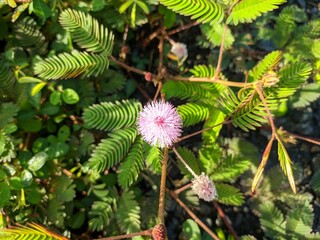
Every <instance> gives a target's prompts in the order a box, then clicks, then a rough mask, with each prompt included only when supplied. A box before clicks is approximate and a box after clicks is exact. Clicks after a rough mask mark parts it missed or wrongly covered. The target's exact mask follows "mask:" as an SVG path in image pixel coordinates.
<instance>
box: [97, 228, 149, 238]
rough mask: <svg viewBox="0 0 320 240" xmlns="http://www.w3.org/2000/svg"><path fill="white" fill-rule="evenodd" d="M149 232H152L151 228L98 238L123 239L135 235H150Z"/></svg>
mask: <svg viewBox="0 0 320 240" xmlns="http://www.w3.org/2000/svg"><path fill="white" fill-rule="evenodd" d="M151 234H152V229H148V230H145V231H142V232H136V233H129V234H125V235H119V236H113V237H106V238H99V240H117V239H124V238H132V237H135V236H151Z"/></svg>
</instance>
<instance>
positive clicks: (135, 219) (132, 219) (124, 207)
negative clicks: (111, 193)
mask: <svg viewBox="0 0 320 240" xmlns="http://www.w3.org/2000/svg"><path fill="white" fill-rule="evenodd" d="M116 218H117V221H118V224H119V226H120V227H121V229H122V231H124V232H126V233H133V232H137V231H139V230H140V224H141V222H140V206H139V204H138V202H137V201H136V200H135V195H134V192H133V191H125V192H123V193H122V195H121V198H120V201H119V205H118V210H117V215H116Z"/></svg>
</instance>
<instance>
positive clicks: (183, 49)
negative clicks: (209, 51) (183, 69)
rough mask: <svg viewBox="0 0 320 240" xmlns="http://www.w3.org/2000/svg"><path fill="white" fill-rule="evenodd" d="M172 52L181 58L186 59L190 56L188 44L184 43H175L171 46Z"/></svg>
mask: <svg viewBox="0 0 320 240" xmlns="http://www.w3.org/2000/svg"><path fill="white" fill-rule="evenodd" d="M171 52H172V53H173V54H174V55H176V56H177V57H178V58H179V59H180V60H185V59H186V58H187V57H188V49H187V45H185V44H183V43H178V42H177V43H174V44H172V47H171Z"/></svg>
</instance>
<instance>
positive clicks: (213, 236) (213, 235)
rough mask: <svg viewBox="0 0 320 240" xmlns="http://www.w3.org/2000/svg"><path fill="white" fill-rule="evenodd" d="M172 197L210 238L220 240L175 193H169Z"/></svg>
mask: <svg viewBox="0 0 320 240" xmlns="http://www.w3.org/2000/svg"><path fill="white" fill-rule="evenodd" d="M168 192H169V193H170V195H171V197H173V199H174V200H175V201H176V202H177V203H178V204H179V205H180V206H181V207H182V208H183V209H184V210H185V211H186V212H187V213H188V214H189V216H190V217H191V218H192V219H193V220H194V221H195V222H196V223H197V224H198V225H199V226H200V227H201V228H202V229H203V230H204V231H206V232H207V233H208V234H209V236H210V237H212V238H213V239H214V240H219V237H218V236H217V235H216V234H215V233H214V232H212V231H211V230H210V229H209V228H208V227H207V226H206V225H205V224H204V223H203V222H202V221H201V220H200V219H199V218H198V217H197V216H196V215H195V214H194V213H193V212H192V211H191V210H190V209H189V208H188V207H187V205H185V204H184V203H183V202H182V201H181V200H180V199H179V197H178V195H177V194H176V193H175V192H174V191H169V190H168Z"/></svg>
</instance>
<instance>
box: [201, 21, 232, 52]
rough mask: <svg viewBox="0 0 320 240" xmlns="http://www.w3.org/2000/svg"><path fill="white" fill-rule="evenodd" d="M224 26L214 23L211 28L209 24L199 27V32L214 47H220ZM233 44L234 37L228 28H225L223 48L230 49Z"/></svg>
mask: <svg viewBox="0 0 320 240" xmlns="http://www.w3.org/2000/svg"><path fill="white" fill-rule="evenodd" d="M223 29H224V26H223V25H222V24H219V23H216V24H214V25H213V26H211V25H209V24H204V25H201V32H202V33H203V34H204V35H205V36H206V38H207V39H208V40H209V42H211V44H212V45H213V46H214V47H216V46H220V45H221V42H222V36H223ZM233 42H234V37H233V35H232V33H231V31H230V29H229V28H227V32H226V36H225V42H224V47H225V48H227V49H228V48H230V47H231V46H232V44H233Z"/></svg>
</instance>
